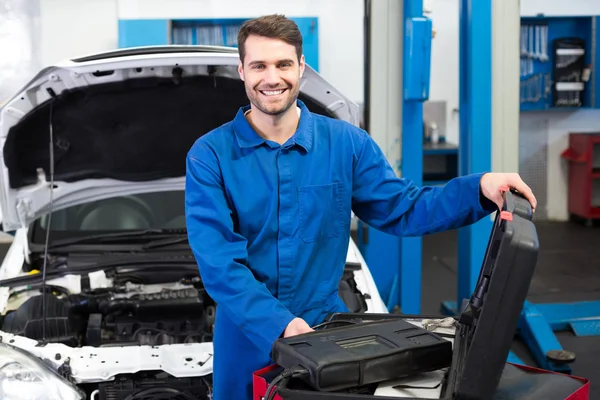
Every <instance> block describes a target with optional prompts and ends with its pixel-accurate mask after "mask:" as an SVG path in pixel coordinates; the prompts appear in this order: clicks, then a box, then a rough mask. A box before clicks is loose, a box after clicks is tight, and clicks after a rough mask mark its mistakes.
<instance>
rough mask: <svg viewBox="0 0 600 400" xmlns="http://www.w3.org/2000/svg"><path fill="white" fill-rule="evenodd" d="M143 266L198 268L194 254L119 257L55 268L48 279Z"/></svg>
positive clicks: (22, 281) (26, 280) (35, 278)
mask: <svg viewBox="0 0 600 400" xmlns="http://www.w3.org/2000/svg"><path fill="white" fill-rule="evenodd" d="M135 267H142V268H144V269H148V268H152V269H154V268H156V269H157V270H160V269H164V268H176V267H179V268H182V269H188V270H192V271H193V270H197V269H198V264H197V263H196V259H195V258H194V257H193V256H177V257H169V258H165V257H150V258H133V259H119V258H116V259H114V260H110V261H104V262H98V263H90V264H86V265H79V266H76V267H66V268H55V269H51V270H48V271H47V272H46V277H47V278H48V279H53V278H58V277H61V276H65V275H70V274H85V273H89V272H94V271H100V270H104V271H107V270H110V269H115V268H135ZM41 280H42V274H41V273H37V274H33V275H21V276H17V277H14V278H6V279H2V280H0V287H4V286H16V285H19V286H21V285H31V284H34V283H37V282H41Z"/></svg>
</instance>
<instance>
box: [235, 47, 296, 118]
mask: <svg viewBox="0 0 600 400" xmlns="http://www.w3.org/2000/svg"><path fill="white" fill-rule="evenodd" d="M245 50H246V55H245V59H244V60H243V64H242V62H241V61H240V63H239V66H238V72H239V73H240V78H241V79H242V80H243V81H244V85H245V87H246V95H247V96H248V99H249V100H250V102H251V103H252V104H253V105H254V106H255V107H256V108H257V109H258V110H260V111H262V112H263V113H265V114H268V115H280V114H283V113H285V112H286V111H287V110H288V109H289V108H290V107H291V106H292V105H294V104H295V102H296V99H297V98H298V92H299V91H300V77H301V76H302V74H303V73H304V56H302V57H301V59H300V62H298V56H297V55H296V48H295V47H294V46H292V45H290V44H287V43H285V42H284V41H282V40H279V39H271V38H266V37H262V36H255V35H251V36H249V37H248V39H246V44H245Z"/></svg>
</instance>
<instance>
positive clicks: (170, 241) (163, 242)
mask: <svg viewBox="0 0 600 400" xmlns="http://www.w3.org/2000/svg"><path fill="white" fill-rule="evenodd" d="M187 241H188V236H187V234H185V235H177V236H173V237H168V238H165V239H156V240H152V241H150V242H148V243H145V244H143V245H142V246H141V249H142V250H150V249H156V248H158V247H166V246H171V245H174V244H179V243H187Z"/></svg>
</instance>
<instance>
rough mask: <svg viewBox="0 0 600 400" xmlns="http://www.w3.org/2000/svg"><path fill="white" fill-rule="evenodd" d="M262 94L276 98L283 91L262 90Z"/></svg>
mask: <svg viewBox="0 0 600 400" xmlns="http://www.w3.org/2000/svg"><path fill="white" fill-rule="evenodd" d="M262 92H263V93H264V94H266V95H267V96H277V95H278V94H281V93H283V89H282V90H263V91H262Z"/></svg>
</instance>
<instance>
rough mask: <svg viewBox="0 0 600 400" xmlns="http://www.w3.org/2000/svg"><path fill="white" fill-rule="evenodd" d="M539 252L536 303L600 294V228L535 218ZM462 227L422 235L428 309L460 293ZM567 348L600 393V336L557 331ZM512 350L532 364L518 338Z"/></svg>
mask: <svg viewBox="0 0 600 400" xmlns="http://www.w3.org/2000/svg"><path fill="white" fill-rule="evenodd" d="M536 227H537V231H538V236H539V241H540V256H539V261H538V266H537V269H536V273H535V275H534V278H533V282H532V284H531V287H530V292H529V296H528V299H529V300H530V301H531V302H532V303H553V302H570V301H581V300H600V228H599V227H594V228H586V227H584V226H581V225H578V224H575V223H556V222H536ZM457 242H458V239H457V232H456V231H452V232H444V233H440V234H436V235H431V236H428V237H424V238H423V291H422V292H423V298H422V312H423V314H428V313H429V314H431V313H434V314H436V313H439V310H440V303H441V302H442V301H445V300H454V299H456V282H457V280H456V271H457V248H458V244H457ZM557 337H558V340H559V341H560V343H561V344H562V346H563V348H565V349H568V350H570V351H574V352H575V353H576V355H577V359H576V361H575V362H574V363H573V364H572V365H571V367H572V369H573V374H575V375H577V376H582V377H585V378H588V379H590V380H591V383H592V385H591V397H590V398H591V399H600V390H598V389H596V387H595V385H596V383H597V382H599V383H600V363H599V362H598V360H599V359H600V336H597V337H576V336H575V335H573V333H571V332H558V333H557ZM513 350H514V351H515V353H516V354H517V356H519V357H520V358H521V360H523V361H524V362H526V363H531V365H534V364H533V360H532V358H531V356H530V355H529V354H528V351H527V348H526V347H525V346H524V345H523V344H522V343H519V342H518V341H516V342H515V346H514V347H513Z"/></svg>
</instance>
